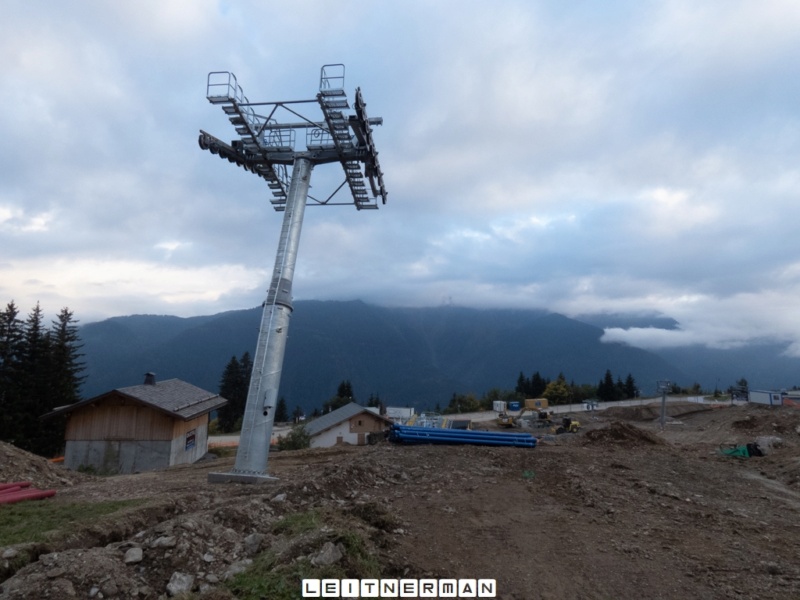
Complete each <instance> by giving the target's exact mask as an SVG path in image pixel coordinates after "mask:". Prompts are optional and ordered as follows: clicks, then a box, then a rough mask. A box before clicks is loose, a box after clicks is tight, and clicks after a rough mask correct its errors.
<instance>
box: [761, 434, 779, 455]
mask: <svg viewBox="0 0 800 600" xmlns="http://www.w3.org/2000/svg"><path fill="white" fill-rule="evenodd" d="M756 444H758V447H759V448H760V449H761V452H763V453H764V454H765V455H766V454H769V453H770V452H772V451H773V450H774V449H775V448H780V447H781V445H782V444H783V440H782V439H781V438H779V437H777V436H774V435H762V436H759V437H757V438H756Z"/></svg>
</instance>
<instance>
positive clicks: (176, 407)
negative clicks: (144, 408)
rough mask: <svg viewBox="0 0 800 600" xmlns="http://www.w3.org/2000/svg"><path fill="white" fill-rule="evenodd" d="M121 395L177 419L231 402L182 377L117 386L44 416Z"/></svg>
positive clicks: (64, 412)
mask: <svg viewBox="0 0 800 600" xmlns="http://www.w3.org/2000/svg"><path fill="white" fill-rule="evenodd" d="M120 395H121V396H125V397H128V398H131V399H133V400H136V401H138V402H141V403H142V404H146V405H148V406H151V407H153V408H155V409H157V410H160V411H162V412H165V413H167V414H169V415H170V416H172V417H173V418H176V419H182V420H184V421H189V420H191V419H194V418H196V417H199V416H201V415H204V414H206V413H209V412H211V411H212V410H214V409H217V408H219V407H220V406H223V405H224V404H227V403H228V401H227V400H226V399H225V398H223V397H222V396H220V395H219V394H214V393H212V392H208V391H206V390H203V389H201V388H199V387H197V386H194V385H192V384H191V383H186V382H185V381H181V380H180V379H167V380H165V381H158V382H154V383H146V384H142V385H132V386H129V387H124V388H117V389H114V390H111V391H110V392H106V393H105V394H101V395H99V396H95V397H93V398H89V399H88V400H82V401H81V402H76V403H75V404H70V405H69V406H62V407H59V408H57V409H55V410H54V411H52V412H51V413H48V414H46V415H44V416H45V417H49V416H55V415H57V414H59V415H60V414H66V413H69V412H72V411H74V410H77V409H79V408H82V407H84V406H88V405H90V404H94V403H97V402H102V401H103V400H105V399H107V398H110V397H112V396H120Z"/></svg>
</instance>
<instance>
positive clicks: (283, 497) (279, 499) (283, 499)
mask: <svg viewBox="0 0 800 600" xmlns="http://www.w3.org/2000/svg"><path fill="white" fill-rule="evenodd" d="M270 502H286V493H285V492H284V493H283V494H278V495H277V496H275V497H274V498H273V499H272V500H270Z"/></svg>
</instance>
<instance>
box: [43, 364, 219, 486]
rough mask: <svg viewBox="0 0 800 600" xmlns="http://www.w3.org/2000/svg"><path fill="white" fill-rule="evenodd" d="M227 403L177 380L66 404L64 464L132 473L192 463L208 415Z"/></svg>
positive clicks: (202, 449) (202, 450) (204, 438)
mask: <svg viewBox="0 0 800 600" xmlns="http://www.w3.org/2000/svg"><path fill="white" fill-rule="evenodd" d="M227 402H228V401H227V400H226V399H225V398H223V397H221V396H220V395H219V394H214V393H212V392H208V391H206V390H203V389H200V388H199V387H196V386H194V385H192V384H190V383H186V382H185V381H181V380H180V379H168V380H166V381H159V382H156V378H155V375H154V374H152V373H148V374H147V375H146V376H145V382H144V384H142V385H134V386H131V387H124V388H119V389H115V390H111V391H110V392H106V393H105V394H101V395H99V396H95V397H94V398H89V399H88V400H83V401H81V402H77V403H75V404H70V405H69V406H63V407H60V408H57V409H56V410H54V411H52V412H51V413H48V414H47V415H45V418H47V417H51V416H57V415H66V417H67V422H66V431H65V436H64V437H65V440H66V449H65V451H64V465H65V466H66V467H67V468H68V469H79V468H81V467H89V468H93V469H95V470H97V471H99V472H102V473H135V472H138V471H152V470H156V469H164V468H167V467H171V466H173V465H180V464H187V463H193V462H195V461H197V460H199V459H200V458H202V457H203V456H204V455H205V454H206V452H207V451H208V421H209V413H211V411H213V410H216V409H218V408H219V407H221V406H223V405H224V404H226V403H227Z"/></svg>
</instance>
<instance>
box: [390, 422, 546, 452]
mask: <svg viewBox="0 0 800 600" xmlns="http://www.w3.org/2000/svg"><path fill="white" fill-rule="evenodd" d="M389 440H390V441H392V442H395V443H398V444H472V445H475V446H514V447H515V448H536V438H535V437H533V436H532V435H531V434H530V433H499V432H492V431H473V430H471V429H434V428H432V427H409V426H407V425H392V428H391V430H390V431H389Z"/></svg>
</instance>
